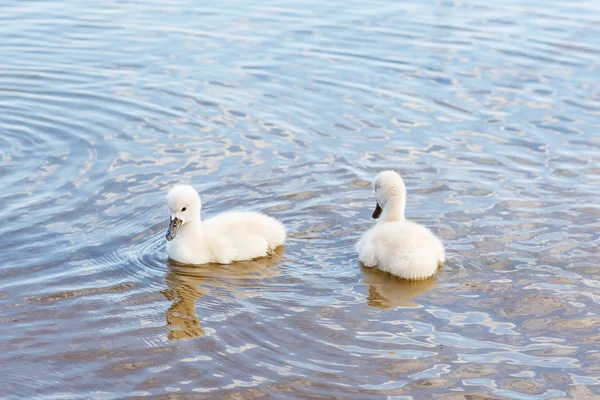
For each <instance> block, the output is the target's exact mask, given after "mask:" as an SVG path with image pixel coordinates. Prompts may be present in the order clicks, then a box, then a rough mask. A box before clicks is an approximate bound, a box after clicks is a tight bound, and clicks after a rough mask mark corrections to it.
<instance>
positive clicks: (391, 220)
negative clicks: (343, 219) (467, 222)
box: [356, 171, 446, 279]
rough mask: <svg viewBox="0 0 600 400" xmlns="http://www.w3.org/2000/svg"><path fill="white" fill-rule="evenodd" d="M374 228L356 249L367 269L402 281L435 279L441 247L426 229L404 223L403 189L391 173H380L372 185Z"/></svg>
mask: <svg viewBox="0 0 600 400" xmlns="http://www.w3.org/2000/svg"><path fill="white" fill-rule="evenodd" d="M373 188H374V189H375V197H376V199H377V206H376V207H375V211H374V212H373V218H374V219H378V218H379V220H378V222H377V224H376V225H375V226H374V227H372V228H371V229H369V230H368V231H367V232H366V233H365V234H364V235H363V237H362V238H361V239H360V241H359V242H358V244H357V245H356V251H357V252H358V258H359V260H360V261H361V262H362V263H363V265H364V266H366V267H375V266H376V267H378V268H379V269H381V270H383V271H387V272H389V273H391V274H393V275H396V276H399V277H401V278H405V279H424V278H428V277H430V276H432V275H434V274H435V273H436V272H437V271H438V268H439V267H441V266H442V264H443V263H444V262H445V260H446V257H445V254H444V246H443V245H442V243H441V242H440V240H439V239H438V238H437V237H436V236H435V235H434V234H433V233H432V232H431V231H430V230H429V229H427V228H426V227H424V226H423V225H419V224H417V223H416V222H412V221H407V220H406V219H404V209H405V207H406V186H404V181H403V180H402V177H401V176H400V175H399V174H398V173H396V172H394V171H383V172H380V173H379V174H378V175H377V176H376V177H375V181H374V182H373Z"/></svg>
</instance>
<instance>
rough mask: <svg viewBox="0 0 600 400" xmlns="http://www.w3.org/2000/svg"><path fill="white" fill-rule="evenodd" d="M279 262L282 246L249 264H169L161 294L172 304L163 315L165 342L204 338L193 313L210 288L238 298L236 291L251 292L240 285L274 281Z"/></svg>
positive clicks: (170, 262)
mask: <svg viewBox="0 0 600 400" xmlns="http://www.w3.org/2000/svg"><path fill="white" fill-rule="evenodd" d="M282 259H283V246H282V247H279V248H278V249H277V250H276V251H275V252H274V254H273V255H272V256H270V257H264V258H260V259H257V260H253V261H242V262H237V263H234V264H229V265H220V264H206V265H198V266H184V265H181V264H178V263H177V262H174V261H172V260H170V261H169V272H168V273H167V275H166V277H165V282H166V284H167V289H165V290H163V291H161V293H162V294H163V296H165V297H166V298H167V300H169V301H172V302H173V304H172V305H171V307H169V309H168V311H167V325H168V326H169V327H170V331H169V339H170V340H179V339H192V338H196V337H200V336H204V334H205V332H204V329H202V327H201V326H200V318H199V317H198V313H197V312H196V301H197V300H198V299H199V298H200V297H201V296H204V295H206V294H207V293H209V292H210V290H211V288H216V287H219V288H224V289H227V290H228V291H229V292H231V293H235V294H238V293H240V289H243V288H249V287H250V288H252V287H253V285H248V284H244V283H247V282H248V281H251V280H254V279H263V278H268V277H274V276H277V275H278V274H279V272H278V271H277V269H276V268H275V267H276V266H277V265H278V264H279V263H280V262H281V260H282Z"/></svg>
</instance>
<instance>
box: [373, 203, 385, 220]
mask: <svg viewBox="0 0 600 400" xmlns="http://www.w3.org/2000/svg"><path fill="white" fill-rule="evenodd" d="M382 211H383V208H381V207H379V203H377V206H376V207H375V211H373V219H377V218H379V216H380V215H381V212H382Z"/></svg>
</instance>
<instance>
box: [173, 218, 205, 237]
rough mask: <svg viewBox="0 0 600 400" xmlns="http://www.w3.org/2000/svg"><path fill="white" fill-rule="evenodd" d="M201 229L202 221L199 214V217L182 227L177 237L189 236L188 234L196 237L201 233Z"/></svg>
mask: <svg viewBox="0 0 600 400" xmlns="http://www.w3.org/2000/svg"><path fill="white" fill-rule="evenodd" d="M201 227H202V220H201V219H200V214H198V216H196V217H194V218H192V219H190V220H189V221H188V222H186V223H185V224H183V225H182V226H181V229H180V232H179V233H178V234H177V236H180V235H181V236H187V234H188V233H191V234H192V235H195V234H196V233H197V232H199V231H200V229H201ZM192 232H193V233H192Z"/></svg>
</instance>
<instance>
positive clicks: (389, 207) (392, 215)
mask: <svg viewBox="0 0 600 400" xmlns="http://www.w3.org/2000/svg"><path fill="white" fill-rule="evenodd" d="M405 208H406V197H399V198H391V199H389V201H388V202H387V204H386V205H385V207H384V208H383V212H382V213H381V217H380V218H379V221H380V222H393V221H404V219H405V218H404V209H405Z"/></svg>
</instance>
